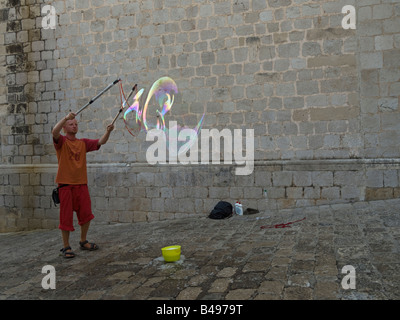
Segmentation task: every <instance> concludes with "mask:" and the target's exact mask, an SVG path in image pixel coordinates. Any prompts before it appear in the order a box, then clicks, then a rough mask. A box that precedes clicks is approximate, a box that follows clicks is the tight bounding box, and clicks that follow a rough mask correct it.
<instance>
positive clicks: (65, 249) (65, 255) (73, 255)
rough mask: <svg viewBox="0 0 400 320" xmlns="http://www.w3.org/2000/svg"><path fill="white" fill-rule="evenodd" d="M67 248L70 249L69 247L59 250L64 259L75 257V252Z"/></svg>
mask: <svg viewBox="0 0 400 320" xmlns="http://www.w3.org/2000/svg"><path fill="white" fill-rule="evenodd" d="M67 250H71V247H65V248H62V249H61V250H60V251H61V255H62V256H64V258H65V259H71V258H75V253H74V252H72V250H71V251H68V252H67Z"/></svg>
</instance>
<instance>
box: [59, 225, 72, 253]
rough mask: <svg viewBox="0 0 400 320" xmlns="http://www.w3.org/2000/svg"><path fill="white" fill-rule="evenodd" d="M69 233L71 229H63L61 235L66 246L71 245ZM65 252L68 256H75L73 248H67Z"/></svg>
mask: <svg viewBox="0 0 400 320" xmlns="http://www.w3.org/2000/svg"><path fill="white" fill-rule="evenodd" d="M69 234H70V231H68V230H61V235H62V240H63V244H64V248H67V247H70V245H69ZM65 252H66V256H67V257H73V256H75V255H74V254H73V253H72V250H71V249H68V250H66V251H65ZM68 252H71V254H68Z"/></svg>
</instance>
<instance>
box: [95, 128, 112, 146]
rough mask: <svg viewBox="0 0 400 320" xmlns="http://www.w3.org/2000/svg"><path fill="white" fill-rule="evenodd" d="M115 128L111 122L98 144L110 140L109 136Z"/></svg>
mask: <svg viewBox="0 0 400 320" xmlns="http://www.w3.org/2000/svg"><path fill="white" fill-rule="evenodd" d="M113 130H114V125H112V124H110V125H108V126H107V130H106V133H104V134H103V136H102V137H101V138H100V139H99V142H97V145H99V146H101V145H103V144H105V143H106V142H107V141H108V138H109V137H110V134H111V131H113Z"/></svg>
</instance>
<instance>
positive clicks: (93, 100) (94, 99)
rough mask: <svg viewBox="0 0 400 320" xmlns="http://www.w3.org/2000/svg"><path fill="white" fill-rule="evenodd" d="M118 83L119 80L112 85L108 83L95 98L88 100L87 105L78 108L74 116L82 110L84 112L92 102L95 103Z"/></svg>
mask: <svg viewBox="0 0 400 320" xmlns="http://www.w3.org/2000/svg"><path fill="white" fill-rule="evenodd" d="M120 81H121V79H117V80H115V81H113V82H112V83H110V84H109V85H108V86H107V87H106V88H105V89H104V90H103V91H101V92H100V93H99V94H98V95H97V96H95V97H94V98H92V99H90V101H89V102H88V103H87V104H85V105H84V106H83V107H82V108H80V109H79V110H78V111H77V112H75V115H76V116H77V115H78V114H79V113H81V112H82V111H83V110H85V109H86V108H87V107H88V106H89V105H91V104H92V103H93V102H95V101H96V100H97V99H98V98H99V97H100V96H101V95H102V94H103V93H104V92H106V91H108V90H109V89H110V88H111V87H112V86H113V85H115V84H117V83H118V82H120Z"/></svg>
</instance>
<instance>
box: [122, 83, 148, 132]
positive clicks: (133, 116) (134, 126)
mask: <svg viewBox="0 0 400 320" xmlns="http://www.w3.org/2000/svg"><path fill="white" fill-rule="evenodd" d="M143 91H144V89H140V90H139V92H138V93H137V94H136V95H135V97H134V98H133V104H132V105H131V106H130V107H129V108H128V109H127V110H126V111H125V113H124V117H123V119H124V122H125V127H126V129H128V131H129V133H130V134H131V135H133V136H136V135H138V134H139V132H140V131H142V130H143V124H142V110H140V106H139V104H140V97H141V96H142V94H143Z"/></svg>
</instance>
